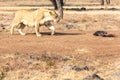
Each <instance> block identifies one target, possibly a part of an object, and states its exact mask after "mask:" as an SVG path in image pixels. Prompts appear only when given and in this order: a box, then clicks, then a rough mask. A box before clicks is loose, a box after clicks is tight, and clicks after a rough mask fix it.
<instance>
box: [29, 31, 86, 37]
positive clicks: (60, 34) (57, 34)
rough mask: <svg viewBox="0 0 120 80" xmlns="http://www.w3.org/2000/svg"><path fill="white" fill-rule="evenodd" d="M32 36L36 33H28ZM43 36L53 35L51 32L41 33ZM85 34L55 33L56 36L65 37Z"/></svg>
mask: <svg viewBox="0 0 120 80" xmlns="http://www.w3.org/2000/svg"><path fill="white" fill-rule="evenodd" d="M28 34H30V35H35V34H36V33H28ZM40 34H42V35H45V36H47V35H51V32H40ZM84 34H85V33H82V32H77V33H76V32H55V34H54V36H63V35H66V36H67V35H84Z"/></svg>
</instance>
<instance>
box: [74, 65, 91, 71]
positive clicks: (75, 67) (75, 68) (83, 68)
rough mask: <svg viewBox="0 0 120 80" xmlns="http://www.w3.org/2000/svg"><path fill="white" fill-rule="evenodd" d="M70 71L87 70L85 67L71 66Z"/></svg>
mask: <svg viewBox="0 0 120 80" xmlns="http://www.w3.org/2000/svg"><path fill="white" fill-rule="evenodd" d="M72 70H75V71H82V70H87V71H89V68H88V67H87V66H84V67H79V66H73V67H72Z"/></svg>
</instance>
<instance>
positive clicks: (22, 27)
mask: <svg viewBox="0 0 120 80" xmlns="http://www.w3.org/2000/svg"><path fill="white" fill-rule="evenodd" d="M24 27H25V25H24V24H23V23H21V24H20V27H19V29H18V32H19V33H20V34H21V35H26V33H24V32H23V31H22V30H23V29H24Z"/></svg>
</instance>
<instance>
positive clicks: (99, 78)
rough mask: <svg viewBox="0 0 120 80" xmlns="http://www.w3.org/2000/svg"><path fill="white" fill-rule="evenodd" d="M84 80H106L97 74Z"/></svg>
mask: <svg viewBox="0 0 120 80" xmlns="http://www.w3.org/2000/svg"><path fill="white" fill-rule="evenodd" d="M83 80H104V79H103V78H101V77H100V76H99V75H97V74H93V75H90V76H87V77H85V78H84V79H83Z"/></svg>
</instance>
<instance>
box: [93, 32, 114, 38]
mask: <svg viewBox="0 0 120 80" xmlns="http://www.w3.org/2000/svg"><path fill="white" fill-rule="evenodd" d="M93 35H94V36H102V37H115V35H113V34H108V33H107V32H106V31H96V32H95V33H94V34H93Z"/></svg>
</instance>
